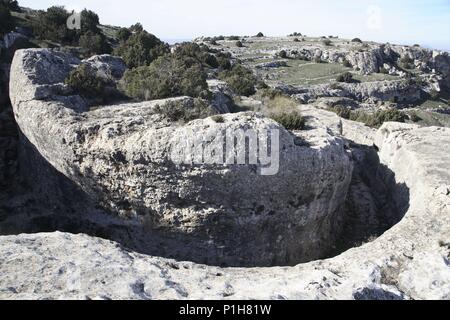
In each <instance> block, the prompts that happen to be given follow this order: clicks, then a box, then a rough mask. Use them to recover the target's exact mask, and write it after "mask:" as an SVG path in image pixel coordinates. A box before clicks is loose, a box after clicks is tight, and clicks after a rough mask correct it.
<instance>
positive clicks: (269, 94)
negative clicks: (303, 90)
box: [258, 88, 284, 100]
mask: <svg viewBox="0 0 450 320" xmlns="http://www.w3.org/2000/svg"><path fill="white" fill-rule="evenodd" d="M258 94H260V95H261V98H267V99H271V100H273V99H275V98H277V97H281V96H284V93H283V92H282V91H281V90H279V89H274V88H266V89H261V90H259V91H258Z"/></svg>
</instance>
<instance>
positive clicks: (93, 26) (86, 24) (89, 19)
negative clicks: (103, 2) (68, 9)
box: [81, 9, 100, 33]
mask: <svg viewBox="0 0 450 320" xmlns="http://www.w3.org/2000/svg"><path fill="white" fill-rule="evenodd" d="M99 24H100V19H99V17H98V15H97V14H96V13H95V12H93V11H91V10H87V9H84V10H83V11H81V33H86V32H88V31H90V32H93V33H100V31H99V29H98V25H99Z"/></svg>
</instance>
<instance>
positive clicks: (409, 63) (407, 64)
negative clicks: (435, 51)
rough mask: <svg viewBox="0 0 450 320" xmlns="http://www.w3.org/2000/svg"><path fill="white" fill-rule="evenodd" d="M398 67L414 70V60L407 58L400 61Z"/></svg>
mask: <svg viewBox="0 0 450 320" xmlns="http://www.w3.org/2000/svg"><path fill="white" fill-rule="evenodd" d="M400 65H401V67H402V68H404V69H414V60H413V59H412V58H411V57H409V56H404V57H403V58H401V59H400Z"/></svg>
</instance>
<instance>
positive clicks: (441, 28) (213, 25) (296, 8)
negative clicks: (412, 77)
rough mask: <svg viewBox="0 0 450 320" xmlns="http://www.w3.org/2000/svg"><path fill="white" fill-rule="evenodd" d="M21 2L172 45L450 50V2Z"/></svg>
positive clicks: (263, 0) (259, 0)
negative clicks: (333, 41) (306, 40)
mask: <svg viewBox="0 0 450 320" xmlns="http://www.w3.org/2000/svg"><path fill="white" fill-rule="evenodd" d="M19 4H20V5H21V6H24V7H30V8H33V9H45V8H48V7H50V6H52V5H63V6H65V7H66V8H67V9H69V10H77V11H80V10H82V9H83V8H88V9H90V10H93V11H95V12H96V13H97V14H98V15H99V17H100V22H101V23H102V24H108V25H117V26H123V27H126V26H130V25H132V24H134V23H136V22H140V23H142V24H143V26H144V27H145V29H147V30H148V31H149V32H151V33H153V34H155V35H156V36H158V37H159V38H161V39H165V40H166V41H170V40H187V39H193V38H196V37H199V36H215V35H240V36H243V35H254V34H256V33H258V32H260V31H261V32H263V33H264V34H265V35H267V36H286V35H287V34H290V33H292V32H295V31H297V32H301V33H302V34H306V35H308V36H328V35H334V36H339V37H341V38H354V37H359V38H361V39H364V40H368V41H377V42H391V43H396V44H405V45H412V44H416V43H417V44H420V45H422V46H425V47H431V48H435V49H441V50H447V51H449V50H450V39H449V38H448V30H450V0H430V1H419V0H409V1H407V0H399V1H387V0H372V1H367V0H345V1H340V2H335V1H325V0H317V1H314V2H313V3H311V2H309V1H303V0H297V1H296V0H278V1H276V2H274V1H268V0H258V1H257V0H247V1H245V2H244V1H238V0H228V1H223V0H218V1H214V2H212V1H206V0H193V1H189V2H187V1H181V0H169V1H167V0H151V1H143V0H129V1H127V5H126V6H124V5H123V2H121V1H114V2H112V1H106V0H96V1H87V0H60V1H54V0H33V1H31V0H19ZM445 30H447V31H445Z"/></svg>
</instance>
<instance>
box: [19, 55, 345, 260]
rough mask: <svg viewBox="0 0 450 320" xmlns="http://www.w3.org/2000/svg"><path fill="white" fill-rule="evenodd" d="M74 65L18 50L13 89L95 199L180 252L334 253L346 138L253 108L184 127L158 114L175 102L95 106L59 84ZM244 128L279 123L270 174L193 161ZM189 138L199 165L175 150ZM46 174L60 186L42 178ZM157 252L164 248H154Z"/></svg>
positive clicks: (33, 129)
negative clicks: (293, 129)
mask: <svg viewBox="0 0 450 320" xmlns="http://www.w3.org/2000/svg"><path fill="white" fill-rule="evenodd" d="M103 60H104V59H103ZM77 63H79V62H78V61H77V60H75V59H73V58H71V57H69V56H67V55H64V54H61V53H53V52H51V51H47V50H23V51H18V52H17V53H16V56H15V59H14V62H13V65H12V71H11V89H10V94H11V101H12V103H13V108H14V113H15V117H16V120H17V123H18V125H19V127H20V128H21V131H22V133H23V135H24V137H25V138H26V140H27V141H28V142H29V143H30V144H31V145H32V147H33V148H35V149H36V151H37V152H38V153H39V154H40V155H42V157H43V158H44V159H45V160H46V161H47V162H48V163H50V164H51V166H53V167H54V168H56V170H58V171H59V172H60V173H62V174H63V175H64V176H65V177H67V178H68V179H69V181H72V182H73V184H74V185H76V186H77V187H79V188H81V190H82V191H83V192H84V193H85V194H86V196H87V197H88V198H89V199H90V201H92V202H93V203H95V204H97V205H100V206H101V207H102V208H104V209H106V210H108V211H109V212H111V213H113V214H114V215H116V216H120V217H122V218H123V219H124V220H127V221H129V223H132V224H137V225H140V226H142V227H143V228H146V230H148V233H149V234H152V232H154V231H152V230H158V231H159V232H160V234H166V236H165V237H166V238H167V239H169V240H170V241H171V242H172V243H174V242H175V243H176V242H177V241H178V242H184V243H185V244H184V246H183V248H185V247H186V244H189V248H190V250H180V246H178V247H176V246H175V248H174V245H172V244H171V245H170V247H171V249H170V248H169V249H168V251H170V252H171V255H174V256H175V257H177V258H178V259H190V260H193V259H194V260H196V261H202V262H203V261H205V259H208V260H207V262H208V263H210V264H226V265H245V266H252V265H263V266H268V265H286V264H287V265H292V264H295V263H298V262H304V261H311V260H314V259H317V258H322V257H325V256H327V255H328V254H330V252H331V251H332V250H333V248H334V242H335V241H336V239H337V238H338V237H339V235H340V232H339V230H340V227H341V226H340V223H341V222H340V221H341V219H339V216H340V215H342V206H343V204H344V202H345V198H346V193H347V190H348V185H349V183H350V180H351V176H352V163H351V160H350V152H349V151H348V150H346V148H345V143H344V140H343V139H342V138H340V137H337V136H334V135H332V134H330V133H329V132H328V131H327V130H326V128H323V127H319V126H318V127H316V128H311V130H310V131H307V132H305V133H302V132H299V133H298V134H296V135H293V134H291V133H289V132H288V131H286V130H285V129H284V128H283V127H281V126H280V125H278V124H277V123H275V122H274V121H272V120H269V119H266V118H264V117H262V116H260V115H257V114H254V113H240V114H228V115H223V118H224V122H223V123H217V122H215V121H213V120H212V119H211V118H209V119H203V120H195V121H192V122H190V123H189V124H187V125H185V126H179V125H177V124H174V123H169V122H168V121H167V120H165V119H163V118H162V116H161V115H159V114H155V111H154V110H155V108H157V106H158V105H162V104H165V103H168V101H153V102H147V103H141V104H136V103H134V104H133V103H131V104H121V105H113V106H104V107H101V108H98V109H96V110H92V111H88V110H87V108H86V106H85V105H84V104H83V103H81V102H80V99H79V98H77V97H76V96H72V97H70V96H69V97H67V96H63V95H61V93H60V92H61V91H60V88H61V87H63V85H62V84H61V82H62V81H63V80H64V78H65V76H66V75H67V74H68V72H70V70H71V69H72V68H73V67H74V66H75V65H76V64H77ZM183 99H186V98H181V100H183ZM169 101H172V102H175V103H177V101H178V102H180V99H172V100H169ZM244 129H254V130H255V132H257V133H258V134H263V133H265V132H266V131H267V130H278V132H279V135H280V140H279V142H280V145H279V150H280V158H279V171H278V173H277V174H276V175H271V176H270V175H261V172H262V171H264V170H266V168H265V165H264V164H261V163H259V164H255V165H253V164H252V165H234V164H233V165H223V164H196V162H195V159H194V157H196V156H197V154H196V153H195V148H194V143H195V142H196V141H197V140H200V141H202V145H203V148H205V151H204V152H205V153H204V154H205V156H206V153H208V152H210V153H212V152H215V151H214V150H213V149H208V147H210V146H211V145H214V144H216V145H217V144H219V145H220V147H221V148H223V141H221V140H219V138H220V137H224V136H225V133H226V131H227V130H230V131H232V132H237V131H239V130H244ZM242 139H245V138H244V136H241V137H240V138H238V141H245V140H242ZM181 145H185V146H186V147H187V149H186V150H188V153H187V154H186V156H187V157H188V158H189V159H190V161H189V163H187V164H182V165H179V164H177V163H176V162H174V160H173V158H172V155H173V152H174V151H177V150H178V149H179V147H180V146H181ZM201 155H202V154H200V156H201ZM193 161H194V162H193ZM37 180H39V181H41V183H43V182H44V181H45V184H46V185H52V184H53V185H54V184H57V183H58V182H57V180H56V179H53V180H52V177H39V175H38V177H37ZM152 240H154V239H153V238H152ZM161 241H162V242H163V243H164V238H163V239H161ZM166 246H169V245H168V244H167V245H166ZM160 247H163V246H160ZM149 248H154V249H157V248H155V245H154V244H153V245H152V246H150V247H149ZM144 250H145V248H144ZM152 250H153V249H152Z"/></svg>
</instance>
